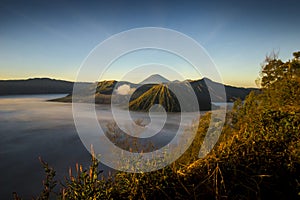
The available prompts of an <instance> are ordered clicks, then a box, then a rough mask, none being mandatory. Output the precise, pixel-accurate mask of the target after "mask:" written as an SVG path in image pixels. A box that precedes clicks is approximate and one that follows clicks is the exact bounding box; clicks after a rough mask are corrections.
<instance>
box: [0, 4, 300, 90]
mask: <svg viewBox="0 0 300 200" xmlns="http://www.w3.org/2000/svg"><path fill="white" fill-rule="evenodd" d="M299 10H300V1H298V0H286V1H281V0H280V1H279V0H268V1H262V2H261V1H258V0H254V1H238V0H228V1H215V0H211V1H113V0H111V1H108V0H107V1H106V0H105V1H98V2H88V1H86V2H84V1H82V2H80V1H55V0H54V1H31V0H28V1H13V0H12V1H1V4H0V79H23V78H30V77H50V78H56V79H66V80H75V78H76V73H77V70H78V69H79V67H80V65H81V63H82V61H83V60H84V59H85V57H86V56H87V55H88V54H89V52H90V51H91V50H92V49H93V48H94V47H95V46H96V45H97V44H99V43H100V42H102V41H103V40H105V39H107V38H108V37H110V36H111V35H113V34H116V33H119V32H121V31H125V30H128V29H131V28H138V27H148V26H151V27H153V26H154V27H156V26H157V27H164V28H170V29H174V30H177V31H180V32H182V33H184V34H186V35H188V36H190V37H192V38H193V39H195V40H196V41H197V42H199V43H200V44H201V45H202V46H203V47H204V48H205V49H206V50H207V52H208V53H209V55H210V56H211V58H212V59H213V60H214V62H215V63H216V65H217V67H218V69H219V71H220V73H221V75H222V78H223V80H224V82H225V83H226V84H231V85H236V86H255V82H254V81H255V79H256V78H257V76H258V73H259V70H260V64H261V63H262V61H263V60H264V58H265V55H266V54H267V53H270V52H271V51H273V50H275V51H280V57H281V58H282V59H283V60H286V59H289V58H291V54H292V52H294V51H297V50H300V37H299V36H300V25H299ZM110 75H111V76H112V77H113V76H114V72H112V73H111V74H110ZM115 75H116V78H119V77H118V74H117V72H116V74H115ZM190 77H191V78H193V74H192V73H191V74H190Z"/></svg>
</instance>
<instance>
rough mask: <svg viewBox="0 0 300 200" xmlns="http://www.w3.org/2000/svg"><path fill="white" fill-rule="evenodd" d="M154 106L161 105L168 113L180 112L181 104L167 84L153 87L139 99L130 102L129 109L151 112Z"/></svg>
mask: <svg viewBox="0 0 300 200" xmlns="http://www.w3.org/2000/svg"><path fill="white" fill-rule="evenodd" d="M154 104H160V105H161V106H163V107H164V108H165V110H166V111H167V112H179V111H180V104H179V102H178V100H177V98H176V96H175V95H174V93H173V92H172V91H170V89H169V88H168V85H166V84H159V85H154V86H152V87H151V88H150V89H149V90H147V91H146V92H145V93H143V94H142V95H141V96H139V97H138V98H136V99H134V100H132V101H130V103H129V109H130V110H138V111H149V110H150V108H151V107H152V106H153V105H154Z"/></svg>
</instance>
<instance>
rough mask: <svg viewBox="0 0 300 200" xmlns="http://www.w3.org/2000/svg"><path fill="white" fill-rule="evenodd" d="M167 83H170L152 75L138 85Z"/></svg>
mask: <svg viewBox="0 0 300 200" xmlns="http://www.w3.org/2000/svg"><path fill="white" fill-rule="evenodd" d="M169 82H170V81H169V80H168V79H166V78H165V77H163V76H161V75H159V74H152V75H151V76H149V77H148V78H146V79H145V80H143V81H142V82H140V84H151V83H152V84H153V83H169Z"/></svg>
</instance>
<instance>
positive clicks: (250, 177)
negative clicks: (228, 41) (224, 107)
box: [15, 52, 300, 199]
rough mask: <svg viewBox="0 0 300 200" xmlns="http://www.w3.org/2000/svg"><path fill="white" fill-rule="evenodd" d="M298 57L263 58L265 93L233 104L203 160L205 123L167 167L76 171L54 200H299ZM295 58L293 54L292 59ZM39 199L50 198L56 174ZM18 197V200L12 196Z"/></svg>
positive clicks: (205, 121)
mask: <svg viewBox="0 0 300 200" xmlns="http://www.w3.org/2000/svg"><path fill="white" fill-rule="evenodd" d="M299 54H300V52H297V53H294V58H293V59H292V60H289V61H287V62H283V61H280V60H279V59H278V58H277V57H276V56H274V57H268V58H267V59H266V63H265V64H264V65H263V69H262V73H261V85H262V92H260V93H255V92H252V93H250V94H249V95H248V97H247V98H246V100H245V101H244V102H242V101H236V102H235V105H234V108H233V110H232V111H230V112H229V113H228V116H227V120H226V124H225V126H224V127H223V132H222V135H221V138H220V139H219V141H218V143H217V144H216V146H215V147H214V149H213V150H212V151H211V152H210V154H209V155H208V156H206V157H205V158H202V159H198V153H199V150H200V147H201V144H202V141H203V138H204V136H205V134H206V131H207V128H208V126H209V123H210V120H211V119H210V113H209V112H208V113H207V114H206V115H205V116H203V117H202V118H201V120H200V122H199V128H198V133H197V135H196V138H195V140H194V142H193V143H192V145H191V146H190V147H189V149H188V150H187V151H186V152H185V153H184V154H183V155H182V156H181V158H179V159H178V160H177V161H176V162H175V163H173V164H172V165H170V166H168V167H165V168H164V169H161V170H158V171H154V172H150V173H139V174H131V173H124V172H118V173H117V174H116V175H114V177H110V178H108V179H107V180H103V179H101V176H99V175H100V174H99V173H100V172H99V171H98V169H97V161H96V160H94V159H93V160H92V165H91V167H90V168H89V169H87V170H83V169H82V167H81V166H77V170H76V173H75V175H73V174H72V173H70V177H69V178H67V183H66V184H65V185H63V186H61V192H60V193H59V194H57V195H56V197H58V198H62V199H299V197H300V98H299V95H300V60H299ZM297 55H298V56H297ZM44 167H45V169H46V174H47V179H46V181H45V182H44V190H43V192H42V193H41V196H40V197H39V199H48V198H49V196H50V194H52V193H51V191H52V188H53V187H54V185H55V184H56V183H55V182H54V181H53V169H51V168H50V167H49V166H48V165H45V163H44ZM15 198H16V199H18V197H17V195H15Z"/></svg>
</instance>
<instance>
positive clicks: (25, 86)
mask: <svg viewBox="0 0 300 200" xmlns="http://www.w3.org/2000/svg"><path fill="white" fill-rule="evenodd" d="M73 84H74V83H73V82H69V81H62V80H54V79H49V78H34V79H27V80H0V95H17V94H55V93H71V92H72V90H73Z"/></svg>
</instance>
